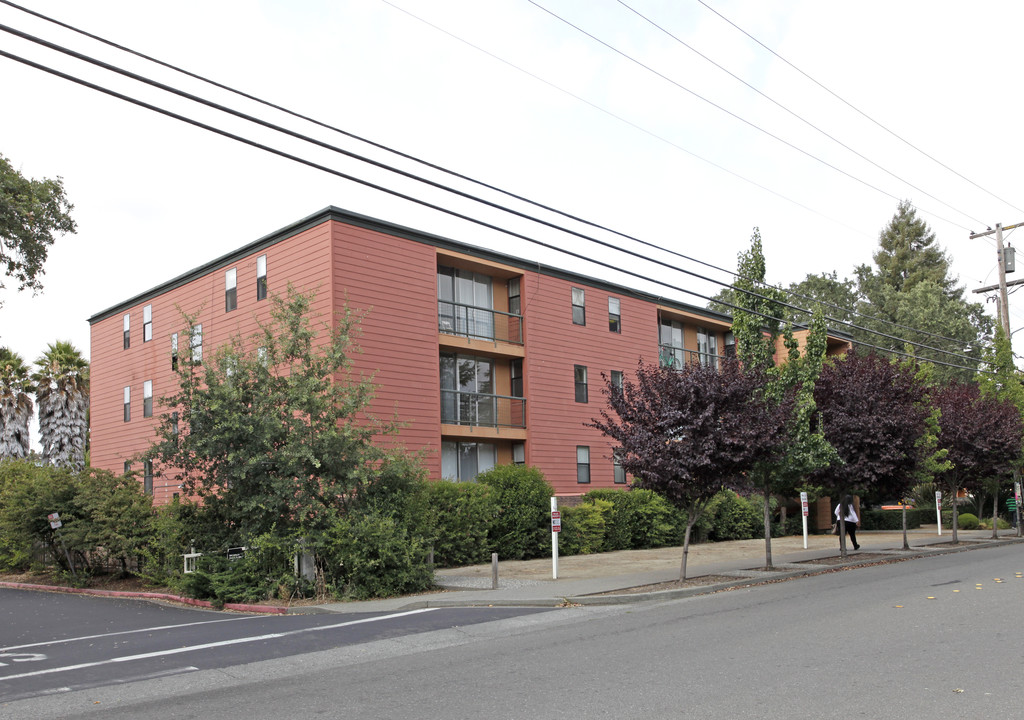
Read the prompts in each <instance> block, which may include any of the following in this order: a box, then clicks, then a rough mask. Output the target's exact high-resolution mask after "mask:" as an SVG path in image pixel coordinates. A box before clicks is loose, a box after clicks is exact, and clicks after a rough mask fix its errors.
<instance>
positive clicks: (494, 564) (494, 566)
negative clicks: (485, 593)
mask: <svg viewBox="0 0 1024 720" xmlns="http://www.w3.org/2000/svg"><path fill="white" fill-rule="evenodd" d="M497 589H498V553H491V590H497Z"/></svg>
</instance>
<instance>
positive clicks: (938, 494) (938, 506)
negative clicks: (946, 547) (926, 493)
mask: <svg viewBox="0 0 1024 720" xmlns="http://www.w3.org/2000/svg"><path fill="white" fill-rule="evenodd" d="M935 517H936V518H937V519H938V523H939V535H941V534H942V491H941V490H936V491H935Z"/></svg>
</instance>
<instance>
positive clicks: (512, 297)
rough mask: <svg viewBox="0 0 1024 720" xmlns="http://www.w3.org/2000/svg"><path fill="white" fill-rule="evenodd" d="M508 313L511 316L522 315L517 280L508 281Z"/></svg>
mask: <svg viewBox="0 0 1024 720" xmlns="http://www.w3.org/2000/svg"><path fill="white" fill-rule="evenodd" d="M508 311H509V312H510V313H511V314H513V315H522V314H523V312H522V311H523V305H522V301H521V298H520V297H519V278H511V279H510V280H509V281H508Z"/></svg>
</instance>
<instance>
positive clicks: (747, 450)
mask: <svg viewBox="0 0 1024 720" xmlns="http://www.w3.org/2000/svg"><path fill="white" fill-rule="evenodd" d="M763 383H764V374H763V372H762V371H761V370H760V369H759V368H757V367H750V366H743V365H740V364H739V363H738V362H735V361H732V362H730V361H724V360H723V361H722V363H721V368H715V367H711V366H705V365H701V364H692V365H684V366H683V367H682V368H679V369H672V368H666V367H659V366H657V365H651V364H646V363H643V362H641V363H639V365H638V367H637V373H636V381H635V382H634V381H632V380H626V381H625V382H624V383H623V385H622V386H621V387H619V386H616V385H613V384H612V383H611V382H608V383H607V385H606V388H605V394H606V395H607V397H608V405H609V409H608V410H605V409H602V410H601V418H600V419H595V420H594V421H593V422H592V423H590V424H589V425H590V426H591V427H595V428H597V429H599V430H601V432H603V433H604V434H605V435H607V436H608V437H610V438H611V439H612V440H614V441H615V442H616V443H617V444H618V447H617V448H616V453H617V457H618V458H619V462H620V464H621V465H622V467H623V469H624V470H625V471H626V472H627V473H629V474H631V475H632V476H633V478H634V480H633V485H634V486H635V487H639V488H642V489H647V490H653V491H654V492H657V493H658V494H660V495H662V496H663V497H664V498H665V499H666V500H668V501H669V502H670V503H672V504H673V505H675V506H676V507H678V508H679V509H681V510H682V511H684V512H685V513H686V515H687V523H686V528H687V529H686V534H685V537H684V540H683V563H682V568H681V575H682V576H684V577H685V570H686V568H685V565H686V554H687V552H688V550H689V539H690V535H691V532H692V529H693V526H694V523H695V522H696V521H697V519H698V518H699V517H700V515H701V513H702V512H703V510H704V506H705V505H706V504H707V503H708V501H710V500H711V498H712V497H714V495H715V493H717V492H718V491H719V490H720V489H721V488H722V487H723V486H724V485H726V484H727V483H734V484H741V483H742V475H743V474H744V473H746V472H749V470H750V469H751V467H752V466H753V465H754V464H755V463H756V462H758V461H761V460H770V459H771V458H773V457H778V455H779V454H780V450H781V445H782V441H783V439H784V438H785V433H786V428H785V422H786V418H787V416H788V412H789V407H788V406H787V405H786V404H785V403H781V404H775V403H771V402H766V401H765V399H764V398H763V397H762V396H761V395H760V393H758V392H757V390H758V389H759V388H760V387H761V386H762V385H763ZM612 413H614V415H615V417H613V416H612Z"/></svg>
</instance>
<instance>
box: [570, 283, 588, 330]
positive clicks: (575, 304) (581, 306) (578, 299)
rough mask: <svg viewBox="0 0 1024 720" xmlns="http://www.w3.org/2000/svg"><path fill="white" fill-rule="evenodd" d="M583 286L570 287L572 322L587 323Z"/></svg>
mask: <svg viewBox="0 0 1024 720" xmlns="http://www.w3.org/2000/svg"><path fill="white" fill-rule="evenodd" d="M585 300H586V298H585V296H584V293H583V288H573V289H572V324H573V325H586V324H587V304H586V301H585Z"/></svg>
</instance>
